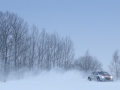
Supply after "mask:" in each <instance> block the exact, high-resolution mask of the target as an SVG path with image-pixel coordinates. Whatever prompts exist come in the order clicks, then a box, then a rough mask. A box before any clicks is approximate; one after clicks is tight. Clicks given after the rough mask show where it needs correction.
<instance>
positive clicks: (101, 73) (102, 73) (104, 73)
mask: <svg viewBox="0 0 120 90" xmlns="http://www.w3.org/2000/svg"><path fill="white" fill-rule="evenodd" d="M98 73H99V74H100V75H109V74H108V73H107V72H98Z"/></svg>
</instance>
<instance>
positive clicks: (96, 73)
mask: <svg viewBox="0 0 120 90" xmlns="http://www.w3.org/2000/svg"><path fill="white" fill-rule="evenodd" d="M97 77H98V72H94V80H96V79H97Z"/></svg>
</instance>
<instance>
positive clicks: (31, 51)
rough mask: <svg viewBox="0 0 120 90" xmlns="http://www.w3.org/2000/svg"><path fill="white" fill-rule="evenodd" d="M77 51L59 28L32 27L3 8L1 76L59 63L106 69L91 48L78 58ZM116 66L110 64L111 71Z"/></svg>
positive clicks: (0, 21) (86, 69)
mask: <svg viewBox="0 0 120 90" xmlns="http://www.w3.org/2000/svg"><path fill="white" fill-rule="evenodd" d="M74 55H75V53H74V46H73V42H72V40H71V39H70V37H67V36H66V37H60V36H59V35H58V34H57V33H56V32H54V33H52V34H49V33H47V32H46V30H45V29H43V30H39V29H38V28H37V27H36V26H35V25H33V26H31V27H30V26H29V24H28V23H27V22H25V21H24V19H22V18H20V17H18V16H17V15H16V14H14V13H10V12H8V11H6V12H1V11H0V78H4V80H5V79H6V78H7V76H8V75H9V73H11V72H15V73H16V75H20V74H21V73H24V72H25V71H33V70H36V71H40V70H51V69H53V68H56V67H57V68H62V69H64V70H70V69H77V70H80V71H84V72H90V71H93V70H94V71H95V70H102V64H101V62H100V61H99V60H97V59H96V58H95V57H93V56H91V55H90V53H89V52H88V51H87V52H86V54H85V55H84V56H81V57H79V58H78V59H75V57H74ZM117 59H118V58H117V54H115V55H114V61H116V62H118V61H117ZM114 61H113V62H114ZM115 65H116V64H115ZM118 66H119V65H118ZM118 66H117V68H118ZM113 67H114V65H113V64H112V65H110V70H111V71H113ZM116 73H118V72H117V71H116ZM116 75H118V74H116ZM118 76H119V75H118Z"/></svg>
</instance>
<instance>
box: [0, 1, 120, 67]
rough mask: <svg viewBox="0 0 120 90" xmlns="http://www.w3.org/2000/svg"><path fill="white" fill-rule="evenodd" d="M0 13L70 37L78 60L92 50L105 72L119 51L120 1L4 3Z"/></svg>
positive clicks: (0, 2) (0, 6)
mask: <svg viewBox="0 0 120 90" xmlns="http://www.w3.org/2000/svg"><path fill="white" fill-rule="evenodd" d="M0 11H3V12H5V11H9V12H13V13H15V14H17V15H18V16H20V17H22V18H23V19H24V20H25V21H27V22H28V23H29V25H32V24H35V25H36V26H37V27H38V28H39V29H40V30H41V29H43V28H45V29H46V31H47V32H49V33H52V32H54V31H56V32H57V33H58V34H59V35H60V36H63V37H64V36H66V35H67V36H70V37H71V40H72V41H73V43H74V48H75V53H76V54H75V57H76V58H78V57H79V56H82V55H84V54H85V52H86V51H87V50H89V52H90V54H91V55H92V56H95V57H96V58H97V59H98V60H100V61H101V62H102V63H103V66H104V68H106V67H108V64H109V63H110V61H111V60H112V55H113V53H114V52H115V50H117V49H118V50H120V0H1V1H0Z"/></svg>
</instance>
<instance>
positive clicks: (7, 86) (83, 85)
mask: <svg viewBox="0 0 120 90" xmlns="http://www.w3.org/2000/svg"><path fill="white" fill-rule="evenodd" d="M27 76H28V77H27ZM0 90H120V82H119V81H114V82H96V81H91V82H90V81H87V79H86V78H85V77H83V76H82V74H81V73H80V72H77V71H68V72H62V73H61V72H55V71H50V72H42V73H41V74H39V75H38V76H29V75H26V76H25V78H23V79H21V80H10V81H7V82H0Z"/></svg>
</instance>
